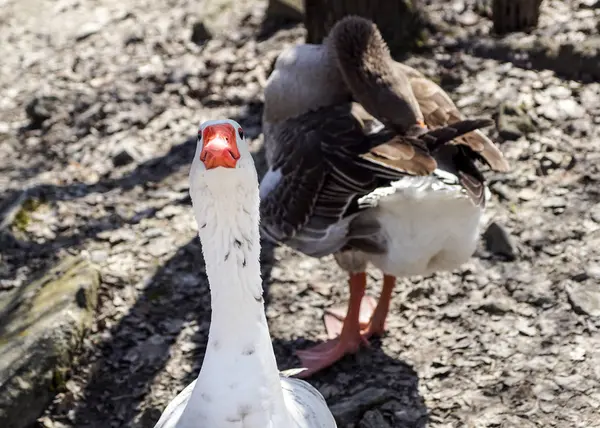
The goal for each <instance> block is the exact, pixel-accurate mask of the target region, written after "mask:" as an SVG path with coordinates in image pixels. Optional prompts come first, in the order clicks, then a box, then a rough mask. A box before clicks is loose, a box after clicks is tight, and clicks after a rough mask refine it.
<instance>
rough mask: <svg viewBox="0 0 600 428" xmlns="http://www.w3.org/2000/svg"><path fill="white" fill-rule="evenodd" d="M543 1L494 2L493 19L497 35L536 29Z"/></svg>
mask: <svg viewBox="0 0 600 428" xmlns="http://www.w3.org/2000/svg"><path fill="white" fill-rule="evenodd" d="M541 4H542V0H494V3H493V6H492V19H493V21H494V31H495V32H496V33H497V34H504V33H510V32H513V31H523V30H527V29H530V28H535V27H536V26H537V23H538V19H539V17H540V6H541Z"/></svg>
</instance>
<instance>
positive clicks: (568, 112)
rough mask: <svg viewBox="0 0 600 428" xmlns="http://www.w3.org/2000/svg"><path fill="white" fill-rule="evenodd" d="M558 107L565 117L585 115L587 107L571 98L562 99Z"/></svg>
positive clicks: (576, 117) (577, 117)
mask: <svg viewBox="0 0 600 428" xmlns="http://www.w3.org/2000/svg"><path fill="white" fill-rule="evenodd" d="M558 107H559V109H560V111H561V112H562V115H563V117H564V118H565V119H579V118H581V117H582V116H583V115H585V109H584V108H583V107H581V106H580V105H579V104H578V103H577V102H576V101H575V100H573V99H571V98H569V99H566V100H560V101H559V102H558Z"/></svg>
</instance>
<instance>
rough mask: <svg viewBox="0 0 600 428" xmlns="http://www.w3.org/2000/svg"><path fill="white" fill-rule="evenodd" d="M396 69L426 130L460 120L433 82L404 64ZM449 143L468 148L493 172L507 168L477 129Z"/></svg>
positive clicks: (444, 95)
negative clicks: (405, 78) (404, 78)
mask: <svg viewBox="0 0 600 428" xmlns="http://www.w3.org/2000/svg"><path fill="white" fill-rule="evenodd" d="M396 67H398V68H399V69H400V70H402V71H403V72H404V73H405V74H407V75H408V76H409V80H410V84H411V86H412V90H413V92H414V94H415V97H416V98H417V102H418V104H419V107H420V109H421V112H422V113H423V117H424V119H425V124H426V125H427V126H428V127H430V128H437V127H441V126H447V125H451V124H454V123H456V122H459V121H461V120H463V116H462V115H461V113H460V111H459V110H458V108H457V107H456V105H455V104H454V102H453V101H452V99H451V98H450V97H449V96H448V94H447V93H446V92H445V91H444V90H443V89H442V88H440V87H439V86H438V85H437V84H436V83H435V82H432V81H431V80H429V79H427V78H426V77H425V76H423V75H422V74H421V73H419V72H418V71H417V70H415V69H414V68H412V67H409V66H407V65H405V64H401V63H396ZM453 144H458V145H464V146H466V147H468V148H469V149H471V150H472V151H473V152H474V154H476V155H477V157H480V158H481V159H482V160H483V161H484V162H486V163H487V164H488V165H489V166H490V167H491V168H492V169H493V170H495V171H502V172H505V171H508V169H509V165H508V162H507V161H506V159H505V158H504V156H503V155H502V152H500V150H499V149H498V147H497V146H496V145H495V144H494V143H493V142H492V141H491V140H490V139H489V138H488V137H486V136H485V135H484V134H483V133H482V132H481V131H479V130H475V131H473V132H470V133H468V134H465V135H463V136H461V137H460V138H456V139H455V140H454V141H453Z"/></svg>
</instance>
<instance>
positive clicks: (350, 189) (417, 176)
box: [260, 17, 506, 376]
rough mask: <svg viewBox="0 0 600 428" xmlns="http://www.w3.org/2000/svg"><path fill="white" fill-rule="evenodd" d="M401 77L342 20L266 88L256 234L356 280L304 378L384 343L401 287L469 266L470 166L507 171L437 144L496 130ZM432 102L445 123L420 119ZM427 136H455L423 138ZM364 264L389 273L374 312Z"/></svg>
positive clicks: (470, 147) (473, 228)
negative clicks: (404, 279) (327, 259)
mask: <svg viewBox="0 0 600 428" xmlns="http://www.w3.org/2000/svg"><path fill="white" fill-rule="evenodd" d="M403 70H404V68H403V67H402V66H397V63H395V62H394V61H393V60H392V58H391V56H390V54H389V51H388V49H387V45H386V44H385V42H384V41H383V38H382V37H381V34H380V33H379V31H378V29H377V27H376V26H375V25H374V24H373V23H371V22H370V21H368V20H365V19H362V18H357V17H348V18H345V19H343V20H341V21H339V22H338V23H337V24H336V25H335V26H334V28H333V29H332V31H331V33H330V35H329V37H328V38H327V39H326V41H325V42H324V44H323V45H318V46H316V45H301V46H296V47H294V48H291V49H289V50H287V51H285V52H283V53H282V54H281V55H280V57H279V58H278V60H277V61H276V65H275V69H274V71H273V73H272V75H271V76H270V77H269V80H268V82H267V86H266V88H265V109H264V115H263V129H264V133H265V150H266V155H267V162H268V164H269V166H270V168H269V171H268V172H267V174H266V175H265V176H264V177H263V180H262V182H261V186H260V193H261V201H262V202H261V218H262V222H261V230H262V232H263V234H264V235H265V237H267V238H268V239H270V240H272V241H276V242H282V243H286V244H287V245H289V246H291V247H293V248H295V249H297V250H299V251H301V252H303V253H305V254H308V255H311V256H314V257H322V256H324V255H327V254H334V256H335V259H336V261H337V263H338V264H339V265H340V266H341V267H342V268H343V269H345V270H346V271H348V272H349V273H350V280H349V284H350V302H349V305H348V310H347V312H346V311H345V309H344V308H342V309H340V308H331V309H328V310H327V311H326V316H325V324H326V327H327V330H328V333H329V335H330V337H334V338H333V339H332V340H330V341H328V342H325V343H323V344H320V345H317V346H316V347H314V348H311V349H308V350H303V351H299V352H298V355H299V357H300V359H301V361H302V365H303V366H304V367H307V368H308V370H307V371H305V372H303V373H302V376H307V375H310V374H311V373H314V372H315V371H317V370H320V369H322V368H324V367H327V366H329V365H331V364H332V363H333V362H335V361H337V360H338V359H340V358H341V357H342V356H343V355H345V354H347V353H351V352H356V350H357V349H358V348H359V346H360V344H361V342H364V341H365V340H366V338H368V337H369V336H370V335H372V334H381V333H382V332H383V331H384V324H385V318H386V316H387V312H388V309H389V304H390V298H391V294H392V290H393V287H394V285H395V278H396V277H397V276H408V275H427V274H430V273H432V272H435V271H439V270H448V269H453V268H455V267H457V266H459V265H460V264H462V263H463V262H465V261H467V260H468V258H469V257H470V256H471V255H472V253H473V252H474V250H475V246H476V242H477V239H478V236H479V227H480V218H481V214H482V209H483V205H484V194H485V193H484V191H483V190H484V179H483V176H482V174H481V173H480V172H479V170H478V169H477V168H476V166H475V163H474V160H476V159H481V160H484V161H486V162H487V163H488V164H491V165H492V167H496V168H497V169H501V170H503V169H505V167H506V162H505V161H504V159H503V157H502V155H501V154H500V152H499V151H498V150H497V148H495V146H494V145H493V143H491V141H489V140H487V139H486V140H485V142H482V143H481V144H483V149H482V148H481V147H480V146H479V145H477V144H475V143H473V142H472V141H473V138H475V137H469V138H467V137H466V136H465V138H463V139H462V140H457V141H456V142H455V144H450V145H449V144H443V143H444V142H447V141H449V140H450V139H452V138H453V137H457V136H460V135H463V134H465V133H466V132H468V131H472V130H474V129H476V128H479V127H482V126H487V125H490V124H491V121H486V120H482V121H470V122H469V121H467V122H461V121H460V115H459V114H458V112H457V111H456V108H455V107H454V105H453V104H452V102H451V101H450V102H449V103H448V102H447V100H445V98H443V97H442V98H443V99H442V101H439V102H438V101H437V99H438V98H439V97H438V96H436V97H431V96H428V95H427V93H425V94H424V93H418V94H417V93H415V92H414V90H415V89H417V90H418V88H419V87H420V86H423V85H421V81H420V80H419V79H417V78H418V77H419V76H416V77H414V76H413V75H412V74H410V73H408V74H407V73H405V72H404V71H403ZM415 79H416V80H415ZM424 87H425V88H426V89H431V86H428V85H424ZM438 88H439V87H438ZM440 91H441V89H440ZM436 94H437V95H439V93H438V92H437V89H436ZM446 97H447V96H446ZM425 101H426V102H427V103H428V105H429V104H431V105H433V106H437V109H438V110H442V111H445V112H446V113H447V118H446V119H438V117H441V115H440V114H436V111H437V110H436V108H434V107H429V108H427V109H426V112H427V115H426V116H424V114H423V112H422V111H421V109H420V103H424V102H425ZM448 112H451V113H452V114H449V113H448ZM433 118H435V119H436V120H433ZM454 119H456V120H454ZM427 122H429V123H431V124H432V126H440V125H449V124H450V123H452V125H450V126H446V127H444V128H439V129H437V130H433V131H429V132H427V127H426V123H427ZM399 135H400V136H401V135H404V136H405V137H399ZM468 135H473V134H472V133H471V134H468ZM481 135H483V134H481ZM476 138H479V137H476ZM382 143H385V144H382ZM490 147H491V148H490ZM368 262H371V263H373V264H374V265H375V266H376V267H378V268H379V269H381V270H382V271H383V272H384V280H383V288H382V292H381V296H380V298H379V301H378V302H376V303H375V302H374V301H373V300H372V299H370V298H368V297H365V296H364V292H365V287H366V275H365V270H366V267H367V263H368ZM363 298H364V300H363ZM361 302H362V304H361ZM342 322H343V324H342ZM361 329H362V330H361ZM338 334H339V336H337V335H338ZM336 336H337V337H336Z"/></svg>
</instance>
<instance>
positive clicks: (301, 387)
mask: <svg viewBox="0 0 600 428" xmlns="http://www.w3.org/2000/svg"><path fill="white" fill-rule="evenodd" d="M280 379H281V389H282V391H283V400H284V402H285V406H286V408H287V410H288V412H289V414H290V416H291V417H292V420H293V421H294V423H295V426H296V427H298V428H337V425H336V423H335V419H334V418H333V415H332V414H331V411H330V410H329V408H328V407H327V403H326V402H325V399H324V398H323V396H322V395H321V393H320V392H319V391H318V390H317V389H316V388H315V387H313V386H312V385H311V384H309V383H308V382H305V381H303V380H301V379H296V378H292V377H286V376H281V378H280Z"/></svg>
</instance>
